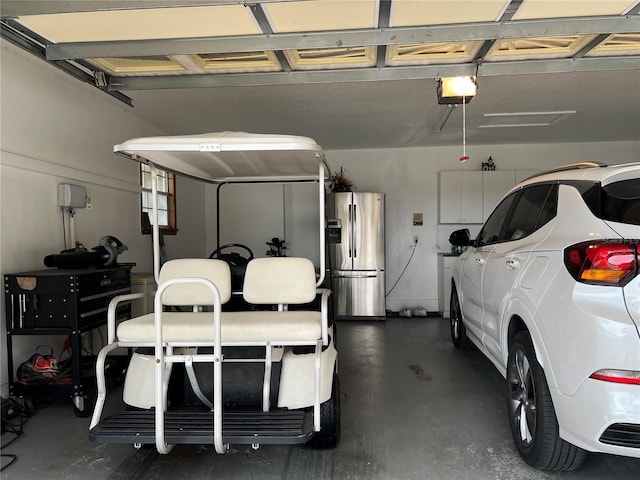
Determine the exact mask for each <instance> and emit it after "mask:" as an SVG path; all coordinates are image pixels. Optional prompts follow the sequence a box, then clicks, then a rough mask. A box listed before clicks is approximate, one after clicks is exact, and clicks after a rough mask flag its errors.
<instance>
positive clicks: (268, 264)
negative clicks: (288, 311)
mask: <svg viewBox="0 0 640 480" xmlns="http://www.w3.org/2000/svg"><path fill="white" fill-rule="evenodd" d="M243 296H244V299H245V300H246V301H247V302H249V303H253V304H257V305H260V304H262V305H264V304H292V305H293V304H303V303H309V302H312V301H313V300H314V299H315V298H316V271H315V267H314V265H313V262H311V260H309V259H307V258H294V257H269V258H255V259H253V260H251V261H250V262H249V264H248V265H247V271H246V273H245V279H244V286H243Z"/></svg>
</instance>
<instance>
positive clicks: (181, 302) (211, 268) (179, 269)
mask: <svg viewBox="0 0 640 480" xmlns="http://www.w3.org/2000/svg"><path fill="white" fill-rule="evenodd" d="M183 277H198V278H206V279H207V280H210V281H211V282H212V283H213V284H214V285H215V286H216V287H217V288H218V291H219V292H220V297H221V301H222V303H226V302H228V301H229V298H230V297H231V270H230V269H229V265H228V264H227V262H225V261H223V260H216V259H210V258H180V259H176V260H169V261H168V262H166V263H165V264H164V265H163V266H162V269H161V270H160V285H161V284H162V283H164V282H166V281H167V280H173V279H175V278H183ZM162 304H163V305H176V306H193V305H213V295H212V293H211V290H209V289H208V288H207V287H206V286H204V285H200V284H186V285H171V286H170V287H168V288H167V289H166V290H165V291H164V293H163V295H162Z"/></svg>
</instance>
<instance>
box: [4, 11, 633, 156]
mask: <svg viewBox="0 0 640 480" xmlns="http://www.w3.org/2000/svg"><path fill="white" fill-rule="evenodd" d="M0 27H1V28H0V31H1V34H2V38H3V39H4V40H6V41H8V42H11V43H13V44H14V45H17V46H19V47H20V48H22V49H25V50H27V51H28V52H30V53H32V54H33V55H35V56H37V57H39V58H41V59H42V60H44V61H46V62H48V63H49V64H50V65H52V66H54V67H57V68H60V69H62V70H63V71H65V72H66V73H68V74H70V75H72V76H74V77H75V78H77V79H80V80H82V81H84V82H87V83H89V84H91V85H93V86H94V87H97V88H99V89H100V90H102V91H104V92H105V93H107V94H109V95H112V96H113V97H115V98H117V99H119V100H121V101H124V102H126V103H128V104H132V105H133V106H134V107H135V113H136V115H138V116H140V118H143V119H146V120H147V121H149V122H150V123H152V124H154V125H156V126H158V127H159V128H161V129H162V130H164V131H166V132H168V133H170V134H189V133H194V132H207V131H223V130H238V131H252V132H261V133H274V132H280V133H287V134H296V135H302V136H310V137H313V138H315V139H317V140H318V141H319V143H320V144H322V145H323V146H324V147H325V148H327V149H332V148H333V149H340V148H380V147H410V146H424V145H453V144H457V143H458V142H460V135H461V128H462V127H461V126H462V123H463V119H462V112H461V110H462V109H461V108H450V106H449V107H448V106H444V105H438V104H437V99H436V94H435V90H436V83H437V82H436V79H438V78H442V77H448V76H458V75H477V77H478V86H479V93H478V95H477V96H476V98H475V99H474V100H473V102H472V103H470V104H469V106H468V107H467V110H466V112H467V113H466V115H467V119H466V128H467V140H468V141H469V142H471V143H475V144H480V143H484V144H497V143H504V142H511V143H553V142H580V141H600V142H604V141H622V140H638V139H640V0H606V1H605V0H297V1H296V0H251V1H243V0H109V1H104V0H82V1H68V0H46V1H33V0H2V1H1V2H0ZM247 87H251V88H247Z"/></svg>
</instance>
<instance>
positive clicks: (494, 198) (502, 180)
mask: <svg viewBox="0 0 640 480" xmlns="http://www.w3.org/2000/svg"><path fill="white" fill-rule="evenodd" d="M514 185H515V171H514V170H501V171H492V172H482V192H483V193H482V221H483V222H484V221H485V220H486V219H487V218H488V217H489V215H490V214H491V212H492V211H493V209H494V208H495V207H496V205H498V202H499V201H500V200H501V199H502V197H503V196H504V194H505V193H507V192H508V191H509V189H510V188H511V187H513V186H514Z"/></svg>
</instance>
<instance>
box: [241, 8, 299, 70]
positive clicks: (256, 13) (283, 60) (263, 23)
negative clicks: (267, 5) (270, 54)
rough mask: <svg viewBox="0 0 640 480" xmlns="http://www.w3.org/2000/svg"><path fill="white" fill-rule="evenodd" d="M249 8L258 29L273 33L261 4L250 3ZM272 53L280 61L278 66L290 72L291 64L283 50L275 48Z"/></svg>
mask: <svg viewBox="0 0 640 480" xmlns="http://www.w3.org/2000/svg"><path fill="white" fill-rule="evenodd" d="M249 10H250V11H251V14H252V15H253V18H255V20H256V22H257V23H258V26H259V27H260V30H262V33H266V34H271V33H273V29H272V28H271V24H270V23H269V19H268V18H267V14H266V13H265V11H264V10H263V8H262V5H258V4H254V5H250V6H249ZM274 54H275V56H276V58H277V59H278V62H280V67H281V68H282V70H284V71H285V72H290V71H291V64H290V63H289V60H288V59H287V56H286V55H285V54H284V52H283V51H282V50H275V51H274Z"/></svg>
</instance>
